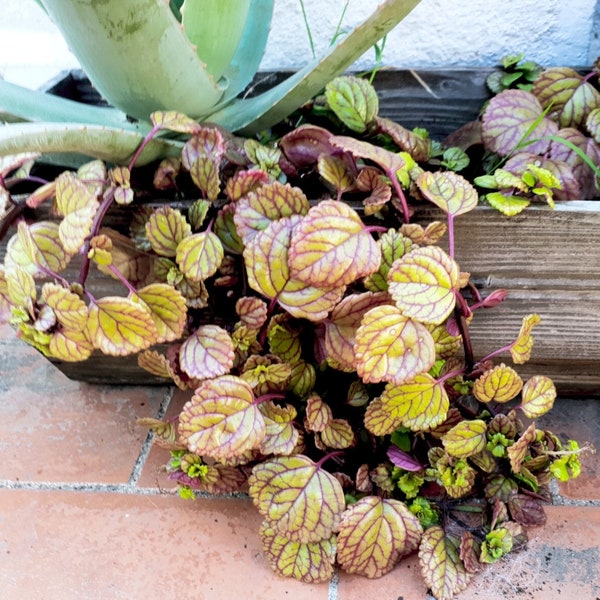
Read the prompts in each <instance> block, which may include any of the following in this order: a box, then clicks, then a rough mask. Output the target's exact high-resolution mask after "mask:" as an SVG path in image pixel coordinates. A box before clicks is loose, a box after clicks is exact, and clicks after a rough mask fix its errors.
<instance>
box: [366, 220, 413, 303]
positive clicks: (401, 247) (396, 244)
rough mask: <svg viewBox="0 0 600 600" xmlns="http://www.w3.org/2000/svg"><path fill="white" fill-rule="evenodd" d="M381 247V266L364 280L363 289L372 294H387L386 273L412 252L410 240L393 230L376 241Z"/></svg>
mask: <svg viewBox="0 0 600 600" xmlns="http://www.w3.org/2000/svg"><path fill="white" fill-rule="evenodd" d="M377 243H378V244H379V246H381V264H380V265H379V269H378V270H377V272H376V273H373V274H372V275H369V276H368V277H367V278H366V279H365V287H366V288H367V289H368V290H370V291H372V292H379V291H381V292H387V290H388V273H389V272H390V269H391V268H392V265H393V264H394V262H395V261H396V260H398V259H399V258H402V257H403V256H404V255H405V254H408V253H409V252H410V251H411V250H414V244H413V242H412V241H411V240H410V238H408V237H405V236H404V235H402V233H400V232H399V231H396V230H395V229H388V230H387V231H386V232H385V233H384V234H382V235H381V236H379V239H378V240H377Z"/></svg>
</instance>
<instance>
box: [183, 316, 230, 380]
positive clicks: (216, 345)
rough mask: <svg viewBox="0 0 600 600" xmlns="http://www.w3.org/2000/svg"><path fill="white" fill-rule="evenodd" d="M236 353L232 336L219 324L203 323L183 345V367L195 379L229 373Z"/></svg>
mask: <svg viewBox="0 0 600 600" xmlns="http://www.w3.org/2000/svg"><path fill="white" fill-rule="evenodd" d="M234 357H235V353H234V350H233V342H232V340H231V336H230V335H229V334H228V333H227V332H226V331H225V330H224V329H222V328H221V327H219V326H218V325H202V326H201V327H198V329H197V330H196V331H195V332H194V334H193V335H191V336H190V337H189V338H188V339H187V340H186V341H185V342H184V343H183V345H182V346H181V349H180V351H179V364H180V366H181V369H182V370H183V371H184V372H185V373H186V374H187V375H189V376H190V377H193V378H195V379H208V378H209V377H218V376H219V375H225V374H227V373H229V371H230V370H231V368H232V367H233V361H234Z"/></svg>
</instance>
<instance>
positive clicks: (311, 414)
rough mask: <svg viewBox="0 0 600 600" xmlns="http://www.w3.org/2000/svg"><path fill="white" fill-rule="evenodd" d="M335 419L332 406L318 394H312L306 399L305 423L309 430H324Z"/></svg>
mask: <svg viewBox="0 0 600 600" xmlns="http://www.w3.org/2000/svg"><path fill="white" fill-rule="evenodd" d="M332 419H333V413H332V412H331V407H330V406H329V404H327V403H326V402H323V399H322V398H321V396H319V395H318V394H312V395H311V396H310V397H309V398H308V400H307V401H306V416H305V417H304V424H305V427H306V429H307V430H308V431H323V430H324V429H325V427H327V425H328V424H329V422H330V421H331V420H332Z"/></svg>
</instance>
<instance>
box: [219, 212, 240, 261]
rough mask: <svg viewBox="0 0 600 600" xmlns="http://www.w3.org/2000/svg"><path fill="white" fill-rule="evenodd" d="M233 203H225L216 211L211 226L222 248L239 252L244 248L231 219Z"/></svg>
mask: <svg viewBox="0 0 600 600" xmlns="http://www.w3.org/2000/svg"><path fill="white" fill-rule="evenodd" d="M234 212H235V204H226V205H225V206H224V207H223V208H222V209H221V210H220V211H219V212H218V213H217V218H216V219H215V223H214V226H213V231H214V233H215V235H216V236H217V237H218V238H219V239H220V240H221V244H223V248H225V250H226V251H227V252H229V253H231V254H241V253H242V250H243V249H244V244H243V243H242V239H241V238H240V236H239V235H238V233H237V231H236V228H235V222H234V220H233V218H234Z"/></svg>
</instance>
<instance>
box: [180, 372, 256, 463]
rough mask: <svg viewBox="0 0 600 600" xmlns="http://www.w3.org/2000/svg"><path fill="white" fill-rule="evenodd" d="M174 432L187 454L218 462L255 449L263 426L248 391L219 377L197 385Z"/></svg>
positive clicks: (239, 381) (241, 382) (240, 382)
mask: <svg viewBox="0 0 600 600" xmlns="http://www.w3.org/2000/svg"><path fill="white" fill-rule="evenodd" d="M178 431H179V440H180V441H181V442H182V443H183V444H185V445H186V446H187V447H188V449H189V450H190V452H194V453H196V454H199V455H200V456H210V457H211V458H214V459H215V460H221V461H222V460H226V459H230V458H234V457H236V456H239V455H242V454H243V453H244V452H246V451H248V450H254V449H256V448H258V447H259V446H260V444H261V442H262V441H263V439H264V437H265V433H266V426H265V419H264V417H263V415H262V413H261V412H260V410H259V409H258V406H257V403H256V402H255V398H254V394H253V393H252V388H251V387H250V386H249V385H248V384H247V383H246V382H245V381H244V380H243V379H240V378H239V377H235V376H234V375H223V376H222V377H217V378H216V379H206V380H204V381H203V382H201V384H200V386H199V387H198V388H197V389H196V391H195V393H194V395H193V396H192V399H191V400H189V401H188V402H186V404H185V405H184V407H183V410H182V412H181V414H180V415H179V429H178Z"/></svg>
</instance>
